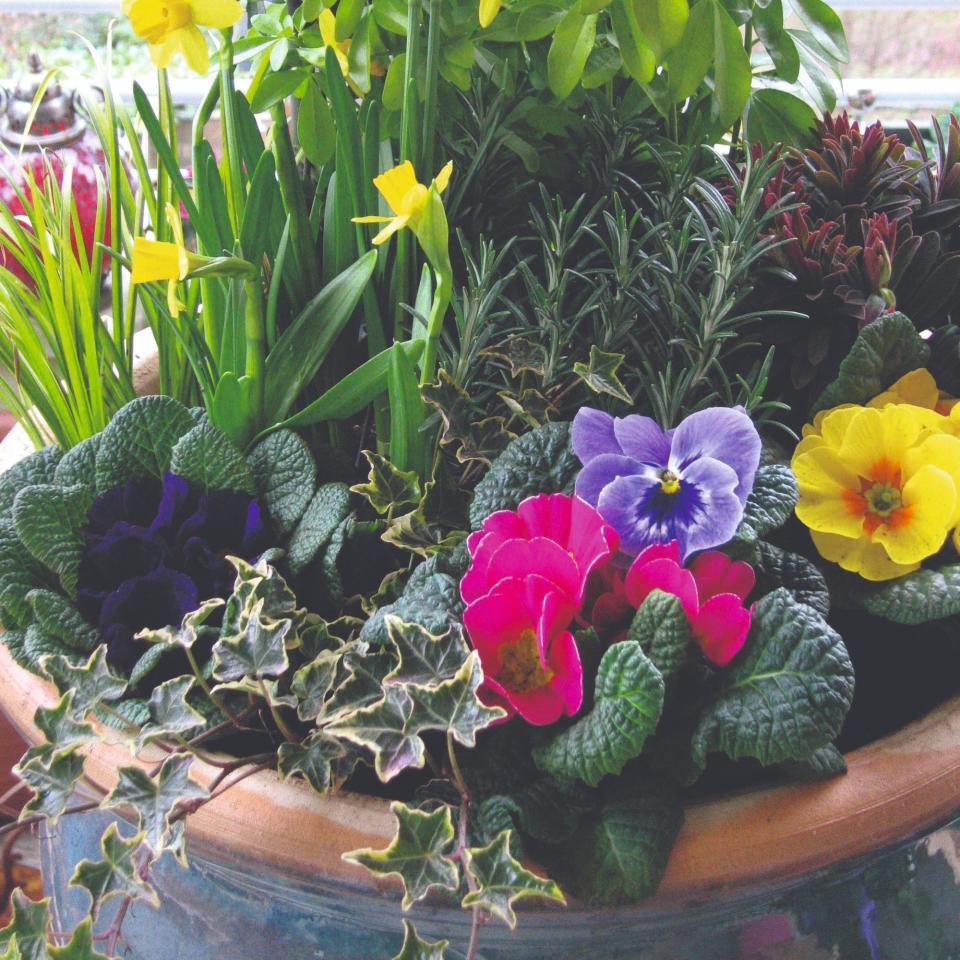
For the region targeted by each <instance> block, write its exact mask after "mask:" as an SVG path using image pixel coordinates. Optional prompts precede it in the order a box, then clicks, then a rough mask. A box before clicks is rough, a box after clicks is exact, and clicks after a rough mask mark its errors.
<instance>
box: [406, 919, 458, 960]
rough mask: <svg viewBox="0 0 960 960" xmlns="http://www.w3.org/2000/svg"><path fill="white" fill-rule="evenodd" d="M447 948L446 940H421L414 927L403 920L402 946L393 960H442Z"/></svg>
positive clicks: (448, 944)
mask: <svg viewBox="0 0 960 960" xmlns="http://www.w3.org/2000/svg"><path fill="white" fill-rule="evenodd" d="M449 946H450V942H449V941H448V940H436V941H433V942H430V941H427V940H421V939H420V937H419V936H418V935H417V930H416V927H414V925H413V924H412V923H411V922H410V921H409V920H404V921H403V946H402V947H401V948H400V952H399V953H398V954H397V955H396V956H395V957H394V958H393V960H444V957H445V956H446V950H447V947H449Z"/></svg>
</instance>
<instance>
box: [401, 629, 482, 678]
mask: <svg viewBox="0 0 960 960" xmlns="http://www.w3.org/2000/svg"><path fill="white" fill-rule="evenodd" d="M385 623H386V627H387V635H388V636H389V638H390V642H391V644H393V647H394V649H395V650H396V652H397V654H398V656H399V662H398V663H397V666H396V668H395V669H394V670H392V671H391V672H390V673H389V674H387V676H386V677H385V678H384V681H383V682H384V683H385V684H390V683H415V684H436V683H439V682H441V681H442V680H447V679H449V678H450V677H452V676H453V675H454V674H455V673H456V672H457V670H459V669H460V667H461V665H462V664H463V663H464V661H465V660H466V659H467V655H468V654H469V652H470V651H469V650H468V648H467V644H466V641H465V640H464V639H463V631H462V630H461V629H460V628H458V627H451V628H450V629H449V630H447V631H446V633H443V634H440V635H439V636H437V635H434V634H432V633H430V631H429V630H427V629H426V628H424V627H422V626H421V625H420V624H419V623H405V622H404V621H403V620H400V619H399V618H398V617H395V616H392V615H388V616H387V617H386V620H385Z"/></svg>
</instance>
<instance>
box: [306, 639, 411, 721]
mask: <svg viewBox="0 0 960 960" xmlns="http://www.w3.org/2000/svg"><path fill="white" fill-rule="evenodd" d="M396 662H397V658H396V656H395V655H394V654H393V653H392V651H390V650H373V649H370V648H369V647H368V645H367V644H366V643H361V642H358V643H355V644H353V645H352V648H351V649H348V650H347V651H346V652H344V653H343V656H342V660H341V668H342V669H343V670H345V671H346V677H345V679H344V680H342V681H340V682H339V683H338V685H337V687H336V688H335V689H334V691H333V694H332V695H331V697H330V699H329V700H327V702H326V703H325V704H324V707H323V712H322V713H321V715H320V719H321V720H323V721H324V722H327V723H332V722H334V721H338V720H342V719H345V718H347V717H349V715H350V714H352V713H353V712H354V711H355V710H357V709H359V708H361V707H367V706H369V705H370V704H372V703H375V702H376V701H377V700H380V699H381V698H382V697H383V679H384V677H386V675H387V674H388V673H389V672H390V671H391V670H392V669H393V667H394V665H395V664H396Z"/></svg>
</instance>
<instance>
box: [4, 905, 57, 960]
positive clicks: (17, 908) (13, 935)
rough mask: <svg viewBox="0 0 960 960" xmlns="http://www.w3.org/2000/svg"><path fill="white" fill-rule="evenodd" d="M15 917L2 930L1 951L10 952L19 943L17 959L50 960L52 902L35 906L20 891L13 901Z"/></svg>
mask: <svg viewBox="0 0 960 960" xmlns="http://www.w3.org/2000/svg"><path fill="white" fill-rule="evenodd" d="M10 902H11V904H12V905H13V914H12V916H11V919H10V922H9V923H8V924H7V925H6V926H5V927H4V928H3V929H2V930H0V947H7V949H9V948H10V944H11V943H12V942H13V941H16V947H17V952H16V953H14V956H15V957H18V958H20V960H48V954H47V927H48V926H49V924H50V898H49V897H47V898H46V899H45V900H39V901H36V902H34V901H33V900H31V899H30V898H29V897H28V896H27V895H26V894H25V893H24V892H23V891H22V890H20V889H19V888H17V889H15V890H14V891H13V894H12V895H11V897H10Z"/></svg>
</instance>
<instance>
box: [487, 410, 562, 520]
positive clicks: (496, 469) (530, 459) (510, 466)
mask: <svg viewBox="0 0 960 960" xmlns="http://www.w3.org/2000/svg"><path fill="white" fill-rule="evenodd" d="M579 470H580V461H579V460H578V459H577V457H576V454H574V452H573V450H572V448H571V447H570V424H569V423H545V424H543V426H541V427H537V428H536V429H534V430H531V431H529V432H528V433H525V434H523V435H522V436H521V437H518V438H517V439H516V440H513V441H511V442H510V443H509V444H508V445H507V448H506V449H505V450H504V451H503V453H501V454H500V456H499V457H497V459H496V460H494V462H493V464H492V466H491V467H490V469H489V470H488V471H487V474H486V475H485V476H484V478H483V479H482V480H481V481H480V482H479V483H478V484H477V486H476V489H475V491H474V494H473V503H471V505H470V524H471V526H472V527H473V529H475V530H476V529H478V528H479V527H480V525H481V524H482V523H483V521H484V520H485V519H486V518H487V517H488V516H490V514H491V513H495V512H496V511H497V510H512V509H514V508H515V507H516V506H517V504H519V503H520V501H521V500H525V499H526V498H527V497H529V496H532V495H533V494H536V493H570V492H571V491H572V490H573V483H574V480H575V479H576V475H577V473H578V471H579Z"/></svg>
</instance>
